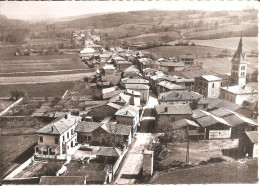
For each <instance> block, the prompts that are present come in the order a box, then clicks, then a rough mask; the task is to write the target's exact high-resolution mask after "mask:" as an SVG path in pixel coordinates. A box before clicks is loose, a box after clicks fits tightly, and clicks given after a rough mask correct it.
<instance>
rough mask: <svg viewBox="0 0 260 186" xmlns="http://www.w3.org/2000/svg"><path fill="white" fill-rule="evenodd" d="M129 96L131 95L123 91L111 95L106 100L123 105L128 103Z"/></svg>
mask: <svg viewBox="0 0 260 186" xmlns="http://www.w3.org/2000/svg"><path fill="white" fill-rule="evenodd" d="M130 98H131V96H129V95H127V94H125V93H119V94H117V95H115V96H113V97H111V98H110V99H109V100H108V102H109V103H113V104H117V105H120V106H124V105H128V104H129V102H130Z"/></svg>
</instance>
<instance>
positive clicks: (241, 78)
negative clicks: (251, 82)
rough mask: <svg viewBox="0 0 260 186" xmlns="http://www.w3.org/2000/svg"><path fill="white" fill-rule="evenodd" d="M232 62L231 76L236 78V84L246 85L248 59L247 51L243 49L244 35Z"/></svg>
mask: <svg viewBox="0 0 260 186" xmlns="http://www.w3.org/2000/svg"><path fill="white" fill-rule="evenodd" d="M231 62H232V67H231V78H232V79H233V80H234V82H235V83H236V85H245V84H246V69H247V59H246V53H245V52H244V51H243V41H242V36H241V38H240V41H239V44H238V47H237V50H236V52H235V54H234V56H233V58H232V61H231Z"/></svg>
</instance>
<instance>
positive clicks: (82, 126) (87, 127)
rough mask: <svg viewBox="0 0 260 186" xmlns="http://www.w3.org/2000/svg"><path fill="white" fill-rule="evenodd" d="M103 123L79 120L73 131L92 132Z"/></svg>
mask: <svg viewBox="0 0 260 186" xmlns="http://www.w3.org/2000/svg"><path fill="white" fill-rule="evenodd" d="M102 125H103V123H99V122H85V121H82V122H79V124H78V126H77V127H76V129H75V132H93V131H94V130H96V129H98V128H99V127H101V126H102Z"/></svg>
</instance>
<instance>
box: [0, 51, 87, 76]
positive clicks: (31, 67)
mask: <svg viewBox="0 0 260 186" xmlns="http://www.w3.org/2000/svg"><path fill="white" fill-rule="evenodd" d="M72 69H86V66H85V65H84V64H83V63H82V62H81V61H80V60H79V59H78V56H77V55H64V56H63V55H53V56H13V57H8V58H6V59H2V60H0V73H12V72H33V71H55V70H72Z"/></svg>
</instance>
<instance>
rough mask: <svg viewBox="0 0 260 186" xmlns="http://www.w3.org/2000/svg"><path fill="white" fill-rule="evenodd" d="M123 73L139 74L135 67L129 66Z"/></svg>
mask: <svg viewBox="0 0 260 186" xmlns="http://www.w3.org/2000/svg"><path fill="white" fill-rule="evenodd" d="M124 72H140V71H139V70H138V69H137V68H136V67H134V66H130V67H128V68H127V69H125V70H124Z"/></svg>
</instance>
